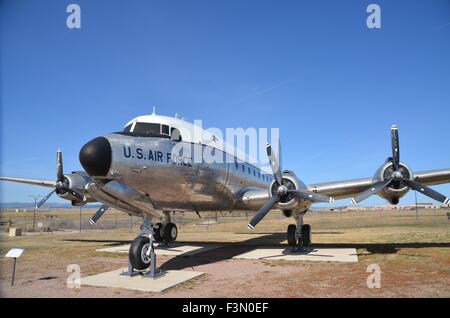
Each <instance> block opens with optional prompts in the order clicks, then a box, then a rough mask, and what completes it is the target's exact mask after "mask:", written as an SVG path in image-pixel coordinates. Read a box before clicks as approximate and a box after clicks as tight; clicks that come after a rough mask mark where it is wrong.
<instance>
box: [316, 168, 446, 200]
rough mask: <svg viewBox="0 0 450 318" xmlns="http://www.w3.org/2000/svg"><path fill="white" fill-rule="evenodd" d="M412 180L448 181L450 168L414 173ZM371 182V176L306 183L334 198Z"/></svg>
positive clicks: (440, 182)
mask: <svg viewBox="0 0 450 318" xmlns="http://www.w3.org/2000/svg"><path fill="white" fill-rule="evenodd" d="M414 180H415V181H417V182H420V183H421V184H424V185H436V184H442V183H450V169H439V170H429V171H422V172H416V173H414ZM372 184H373V179H372V178H362V179H352V180H343V181H334V182H323V183H315V184H310V185H308V188H309V190H310V191H313V192H317V193H320V194H325V195H328V196H331V197H333V198H335V199H344V198H350V197H354V196H355V195H357V194H358V193H361V192H363V191H364V190H366V189H368V188H369V187H370V186H372Z"/></svg>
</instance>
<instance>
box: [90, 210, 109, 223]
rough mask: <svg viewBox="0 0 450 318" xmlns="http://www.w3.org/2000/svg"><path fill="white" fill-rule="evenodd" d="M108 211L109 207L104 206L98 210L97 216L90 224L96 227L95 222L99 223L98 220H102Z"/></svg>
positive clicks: (95, 215) (92, 218)
mask: <svg viewBox="0 0 450 318" xmlns="http://www.w3.org/2000/svg"><path fill="white" fill-rule="evenodd" d="M108 209H109V206H107V205H102V206H101V207H100V209H98V210H97V212H95V214H94V215H93V216H92V217H91V218H90V219H89V223H91V224H92V225H94V224H95V222H97V221H98V219H100V218H101V217H102V216H103V214H104V213H105V212H106V210H108Z"/></svg>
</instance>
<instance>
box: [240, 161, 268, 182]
mask: <svg viewBox="0 0 450 318" xmlns="http://www.w3.org/2000/svg"><path fill="white" fill-rule="evenodd" d="M234 166H235V168H236V170H237V169H239V163H237V161H235V162H234ZM241 168H242V172H245V165H244V164H241ZM252 170H253V176H254V177H256V174H258V178H260V179H261V178H262V179H263V181H265V182H270V181H271V180H272V178H271V177H270V176H268V175H264V174H261V172H260V171H258V172H256V169H250V167H247V173H248V174H249V175H251V174H252Z"/></svg>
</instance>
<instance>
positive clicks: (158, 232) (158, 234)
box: [153, 223, 164, 243]
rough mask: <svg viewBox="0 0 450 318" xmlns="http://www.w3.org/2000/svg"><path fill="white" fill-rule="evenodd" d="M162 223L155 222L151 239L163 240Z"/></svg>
mask: <svg viewBox="0 0 450 318" xmlns="http://www.w3.org/2000/svg"><path fill="white" fill-rule="evenodd" d="M163 228H164V227H163V225H162V223H156V224H155V226H154V227H153V240H154V241H155V242H156V243H160V242H162V241H163Z"/></svg>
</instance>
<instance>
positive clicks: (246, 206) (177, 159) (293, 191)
mask: <svg viewBox="0 0 450 318" xmlns="http://www.w3.org/2000/svg"><path fill="white" fill-rule="evenodd" d="M194 129H196V128H195V127H194V125H193V124H192V123H189V122H187V121H184V120H182V119H179V118H176V117H175V118H173V117H167V116H160V115H156V114H154V113H153V114H152V115H146V116H140V117H137V118H135V119H133V120H131V121H130V122H128V123H127V124H126V125H125V128H124V130H123V131H121V132H116V133H112V134H109V135H105V136H102V137H97V138H95V139H93V140H91V141H89V142H88V143H87V144H85V145H84V146H83V147H82V149H81V150H80V155H79V159H80V163H81V165H82V166H83V168H84V169H85V171H77V172H72V173H69V174H64V173H63V164H62V154H61V150H58V152H57V174H56V176H57V178H56V181H47V180H31V179H21V178H9V177H0V180H4V181H12V182H19V183H25V184H32V185H38V186H44V187H49V188H53V190H52V191H51V192H50V193H49V194H48V195H47V196H45V197H44V198H43V199H42V200H41V201H40V202H39V203H38V204H37V207H40V206H42V205H43V204H44V203H45V202H46V201H47V200H48V198H49V197H50V196H51V195H52V194H53V193H56V194H57V195H58V196H59V197H61V198H63V199H66V200H69V201H71V202H72V204H73V205H75V206H77V205H84V204H86V203H88V202H100V203H102V204H103V205H102V206H101V208H100V209H99V210H98V211H97V212H96V213H95V214H94V215H93V217H92V218H91V223H95V222H96V221H97V220H98V219H99V218H100V217H101V216H102V215H103V214H104V213H105V211H106V210H107V209H108V208H109V207H113V208H115V209H118V210H121V211H123V212H125V213H128V214H130V215H136V216H141V217H143V220H144V222H143V225H142V226H141V231H140V233H139V235H138V236H137V237H136V239H135V240H134V241H133V242H132V244H131V247H130V251H129V260H130V264H131V265H132V266H133V268H135V269H138V270H143V269H145V268H147V267H148V266H149V265H150V262H151V260H150V258H149V256H148V255H149V254H148V250H149V242H150V239H149V237H150V236H152V238H153V240H155V241H156V242H166V243H168V242H173V241H175V240H176V238H177V227H176V225H175V224H174V223H172V222H171V217H170V216H171V214H170V213H171V212H172V211H191V212H196V213H199V212H200V211H232V210H246V211H248V210H253V211H257V213H256V214H255V216H254V217H253V218H252V220H251V221H250V223H249V224H248V227H249V228H250V229H253V228H254V227H255V226H256V225H257V224H258V222H259V221H261V219H263V218H264V216H265V215H266V214H267V213H268V212H269V211H270V210H271V209H273V208H277V209H281V210H282V211H283V214H284V216H286V217H293V218H294V219H295V222H296V224H291V225H289V226H288V228H287V241H288V244H289V245H291V246H297V245H302V246H309V245H310V244H311V226H310V225H308V224H303V215H304V214H305V213H306V212H307V211H308V209H309V208H310V206H311V205H312V204H314V203H317V202H332V201H333V200H334V199H343V198H353V199H352V202H353V203H355V204H356V203H358V202H360V201H362V200H364V199H366V198H368V197H369V196H371V195H374V194H376V195H379V196H380V197H383V198H385V199H386V200H388V201H389V202H390V203H391V204H397V203H398V202H399V199H400V198H401V197H403V196H404V195H405V194H406V193H407V192H408V191H409V190H411V189H412V190H416V191H419V192H421V193H422V194H424V195H426V196H428V197H430V198H432V199H434V200H436V201H439V202H441V203H443V204H448V203H449V199H448V198H447V197H446V196H444V195H442V194H440V193H438V192H436V191H434V190H432V189H431V188H429V187H427V186H429V185H435V184H442V183H449V182H450V169H441V170H431V171H424V172H413V171H412V170H411V169H410V168H409V167H408V166H407V165H406V164H405V163H403V162H400V151H399V149H400V148H399V139H398V130H397V127H396V126H392V128H391V140H392V157H389V158H388V159H387V160H386V161H385V162H384V164H383V165H381V167H380V168H379V169H378V170H377V171H376V173H375V175H374V176H373V177H371V178H370V177H369V178H363V179H354V180H346V181H337V182H327V183H318V184H310V185H306V184H304V183H303V182H302V181H301V180H300V179H299V178H298V177H297V176H296V175H295V173H294V172H292V171H290V170H284V171H283V170H282V168H281V161H280V158H279V157H280V156H277V154H276V153H275V151H274V150H273V149H272V146H271V145H267V146H266V150H267V155H268V157H269V162H270V166H271V170H272V173H270V174H267V173H264V171H263V170H262V169H261V168H260V167H256V166H255V165H253V164H250V163H249V162H247V161H246V160H245V158H239V156H235V153H233V154H230V153H229V152H227V151H226V150H224V149H223V148H217V147H216V146H215V145H216V141H217V138H216V137H215V136H214V135H211V133H209V132H208V131H206V130H205V131H203V130H202V134H197V136H196V134H194V133H193V131H194ZM198 135H200V136H201V137H198ZM180 145H182V146H183V147H184V148H183V147H180ZM178 149H181V150H178ZM183 149H190V150H191V154H192V153H195V151H204V150H205V149H206V150H208V151H211V152H215V155H216V156H217V155H219V156H222V158H224V159H227V160H223V162H219V163H217V162H214V163H207V162H205V161H204V160H203V159H202V160H201V161H200V162H195V161H192V158H191V156H189V155H186V153H185V154H183Z"/></svg>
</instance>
